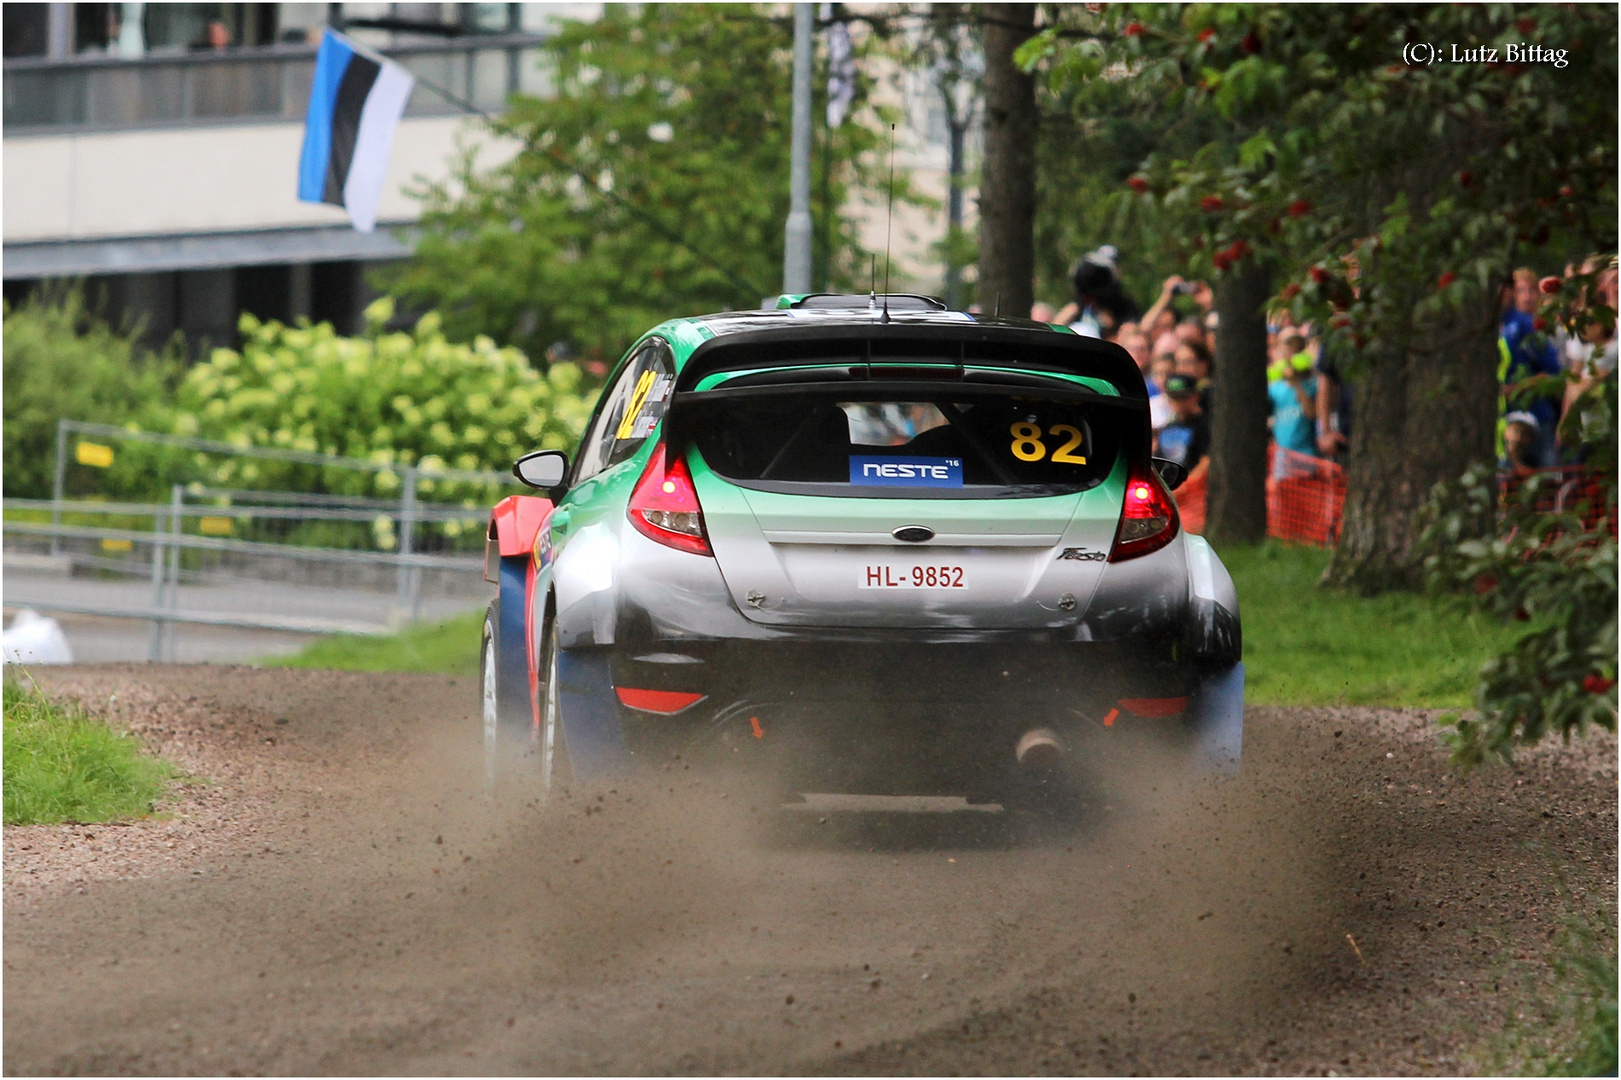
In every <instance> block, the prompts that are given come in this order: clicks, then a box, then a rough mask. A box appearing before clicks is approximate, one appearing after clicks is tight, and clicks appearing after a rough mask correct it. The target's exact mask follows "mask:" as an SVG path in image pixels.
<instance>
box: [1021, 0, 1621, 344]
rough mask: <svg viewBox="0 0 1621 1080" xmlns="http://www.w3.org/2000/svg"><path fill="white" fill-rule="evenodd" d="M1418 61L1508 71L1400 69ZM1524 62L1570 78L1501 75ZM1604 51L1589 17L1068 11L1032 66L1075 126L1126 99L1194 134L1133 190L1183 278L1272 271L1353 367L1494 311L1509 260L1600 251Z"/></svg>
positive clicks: (1439, 9)
mask: <svg viewBox="0 0 1621 1080" xmlns="http://www.w3.org/2000/svg"><path fill="white" fill-rule="evenodd" d="M1422 42H1447V43H1453V42H1456V43H1457V47H1458V48H1460V49H1466V48H1476V47H1479V48H1491V49H1495V50H1497V55H1498V57H1499V58H1500V61H1499V62H1495V63H1492V62H1483V63H1450V62H1445V63H1435V64H1423V63H1409V62H1404V60H1403V57H1404V56H1410V55H1411V54H1410V53H1404V51H1403V50H1404V46H1407V45H1409V44H1411V43H1422ZM1528 42H1535V43H1537V44H1539V45H1541V46H1545V47H1547V48H1550V49H1559V50H1562V51H1563V52H1564V54H1565V61H1566V63H1567V64H1568V66H1565V67H1556V66H1554V64H1552V63H1510V62H1503V61H1502V58H1505V57H1507V55H1508V53H1507V48H1508V46H1509V45H1510V44H1514V45H1516V46H1523V45H1525V44H1527V43H1528ZM1615 44H1616V14H1615V12H1614V10H1612V9H1608V8H1597V7H1582V6H1572V7H1565V8H1557V9H1556V8H1551V7H1547V6H1542V5H1493V6H1474V7H1459V6H1455V5H1418V6H1408V7H1391V6H1386V5H1375V4H1367V5H1310V6H1276V5H1250V4H1232V5H1225V4H1223V5H1207V4H1194V5H1187V6H1169V5H1148V4H1141V5H1135V4H1134V5H1108V6H1107V7H1104V8H1102V9H1101V10H1100V11H1098V12H1097V13H1093V12H1092V11H1091V10H1090V9H1089V8H1087V9H1081V8H1075V9H1069V10H1067V11H1066V13H1065V19H1064V20H1062V21H1061V22H1060V24H1059V25H1058V26H1057V27H1054V28H1052V29H1050V30H1048V31H1047V32H1046V33H1045V34H1044V35H1043V36H1042V37H1040V38H1038V39H1036V40H1034V41H1032V42H1031V43H1030V45H1029V46H1027V48H1026V50H1025V51H1024V54H1023V55H1024V58H1025V60H1026V61H1027V62H1030V63H1044V64H1045V65H1046V66H1047V69H1048V77H1049V82H1050V84H1051V86H1052V87H1053V90H1054V92H1055V93H1061V94H1066V95H1069V97H1070V98H1071V100H1072V101H1073V103H1074V109H1075V111H1076V112H1077V113H1078V114H1091V115H1107V114H1108V111H1109V110H1108V108H1107V106H1108V105H1109V104H1110V103H1113V102H1118V101H1120V100H1121V99H1122V98H1124V99H1126V100H1128V101H1130V102H1133V103H1135V109H1134V116H1135V117H1141V118H1143V119H1146V120H1149V121H1150V122H1153V121H1157V122H1158V123H1160V124H1162V125H1174V126H1176V127H1178V128H1179V129H1181V130H1183V131H1185V132H1186V137H1184V138H1181V139H1179V140H1177V141H1176V142H1173V143H1170V144H1169V145H1166V146H1165V147H1164V149H1159V150H1155V151H1154V152H1151V153H1150V154H1148V155H1147V157H1146V158H1145V159H1144V160H1143V162H1142V165H1141V172H1140V174H1139V177H1140V182H1139V183H1138V184H1137V185H1134V186H1135V187H1140V188H1141V193H1140V194H1139V195H1138V196H1137V197H1138V198H1139V199H1141V200H1143V202H1144V203H1145V205H1147V206H1150V207H1153V208H1155V209H1157V210H1158V211H1159V212H1160V215H1161V216H1162V217H1163V218H1165V219H1166V220H1167V223H1169V222H1170V221H1175V222H1176V223H1177V224H1178V225H1179V226H1180V227H1181V230H1182V232H1183V234H1184V235H1185V236H1186V238H1187V241H1186V246H1185V248H1184V249H1183V252H1182V254H1183V256H1184V257H1185V258H1186V259H1187V260H1188V263H1189V265H1190V266H1191V267H1192V268H1193V269H1195V270H1197V271H1205V270H1209V271H1213V272H1216V273H1223V272H1226V271H1227V270H1230V269H1232V268H1233V267H1235V266H1237V265H1238V264H1239V263H1241V262H1242V261H1243V260H1245V259H1248V258H1263V259H1269V260H1273V261H1275V262H1276V263H1278V264H1279V265H1281V266H1283V267H1285V268H1287V269H1288V270H1289V271H1290V276H1288V277H1284V278H1283V279H1281V280H1282V286H1281V289H1280V296H1279V300H1280V301H1286V302H1292V303H1293V304H1294V305H1295V306H1296V308H1297V313H1298V314H1300V315H1303V316H1305V315H1309V316H1311V317H1315V318H1317V319H1319V320H1321V321H1325V322H1329V321H1331V322H1332V323H1333V324H1334V325H1336V326H1342V327H1344V328H1346V329H1347V330H1348V331H1349V332H1350V333H1352V334H1354V335H1355V340H1356V342H1357V343H1358V345H1359V347H1360V346H1361V345H1362V344H1363V343H1367V342H1372V341H1374V340H1381V341H1385V340H1388V339H1390V338H1398V339H1400V338H1404V337H1406V336H1409V335H1410V334H1411V333H1413V331H1414V327H1415V324H1416V323H1417V322H1422V321H1424V320H1425V319H1426V318H1428V317H1432V316H1434V315H1435V314H1437V313H1438V312H1440V311H1441V310H1443V309H1446V308H1455V307H1458V306H1460V305H1461V304H1462V303H1463V302H1464V301H1466V300H1468V299H1469V298H1470V297H1475V298H1479V297H1481V296H1486V297H1488V298H1490V299H1493V300H1494V299H1495V296H1496V290H1497V287H1498V285H1499V284H1500V283H1501V282H1502V281H1503V280H1504V279H1505V278H1506V276H1507V272H1508V270H1509V268H1510V267H1511V266H1512V265H1513V262H1514V261H1515V260H1523V259H1527V258H1537V257H1539V256H1540V259H1541V261H1544V262H1550V261H1551V259H1550V256H1551V257H1553V258H1557V257H1559V255H1561V254H1563V255H1565V256H1567V257H1571V256H1574V257H1577V258H1579V257H1580V256H1581V255H1585V254H1586V253H1587V252H1589V251H1593V250H1608V249H1612V248H1613V246H1614V240H1613V237H1614V207H1615V182H1614V177H1615V172H1616V148H1615V138H1614V131H1615V124H1616V110H1615V100H1614V95H1612V94H1607V93H1588V92H1586V90H1585V88H1588V87H1595V86H1614V85H1615V82H1616V48H1615ZM1136 122H1137V123H1139V124H1140V123H1141V122H1142V121H1141V120H1137V121H1136ZM1148 141H1149V142H1152V141H1153V140H1148ZM1189 150H1191V152H1188V151H1189ZM1353 253H1354V254H1356V255H1357V257H1358V261H1359V268H1358V269H1359V280H1360V286H1361V287H1360V289H1359V291H1357V292H1355V293H1353V291H1352V289H1351V283H1350V281H1349V280H1348V279H1347V273H1346V267H1345V266H1344V265H1343V264H1342V263H1341V261H1340V259H1341V257H1342V256H1346V255H1351V254H1353Z"/></svg>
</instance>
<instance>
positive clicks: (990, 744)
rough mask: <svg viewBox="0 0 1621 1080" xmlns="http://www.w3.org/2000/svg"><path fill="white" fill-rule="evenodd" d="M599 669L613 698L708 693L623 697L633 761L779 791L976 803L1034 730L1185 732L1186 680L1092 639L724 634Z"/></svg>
mask: <svg viewBox="0 0 1621 1080" xmlns="http://www.w3.org/2000/svg"><path fill="white" fill-rule="evenodd" d="M677 658H681V659H680V660H678V659H677ZM693 661H697V662H693ZM611 671H612V682H613V684H614V686H615V688H616V690H617V689H620V688H635V689H642V690H656V691H667V692H682V693H686V694H703V695H704V696H703V698H702V700H700V701H698V702H696V703H693V704H691V705H688V706H686V707H684V708H682V709H681V710H680V711H677V712H672V713H658V712H653V711H649V710H642V709H634V708H628V707H626V706H625V704H624V702H625V698H626V697H627V696H628V697H631V698H632V699H633V700H644V701H658V700H660V699H659V698H658V697H657V696H656V695H645V696H644V695H620V709H619V718H620V727H621V730H622V731H623V732H624V737H625V744H626V747H627V749H628V750H629V751H630V753H631V755H632V756H633V757H634V758H636V759H639V760H641V761H643V762H648V763H659V762H668V761H671V760H673V759H675V757H676V756H677V755H680V756H682V757H683V758H685V759H687V760H693V759H697V758H705V757H713V756H714V755H719V756H720V758H721V760H723V761H725V762H728V763H735V764H737V765H742V766H746V767H748V768H750V769H751V770H754V771H756V772H758V773H759V774H760V775H768V776H771V777H773V778H775V782H777V783H778V784H780V785H781V786H782V787H783V788H785V789H787V790H797V791H848V792H865V793H871V794H893V795H927V794H965V793H966V794H970V795H974V794H979V795H981V796H983V797H985V798H987V799H994V798H996V797H997V795H998V793H1000V792H1002V791H1005V790H1007V788H1008V786H1009V785H1010V784H1013V783H1015V782H1016V774H1017V767H1016V761H1015V756H1014V748H1015V746H1016V745H1017V743H1018V741H1019V738H1020V736H1022V735H1024V734H1025V733H1026V732H1028V731H1030V730H1032V729H1034V728H1047V729H1050V730H1052V731H1054V732H1056V733H1058V735H1059V736H1060V738H1061V739H1062V740H1063V741H1064V742H1065V743H1066V744H1067V745H1068V746H1070V747H1072V748H1073V749H1074V751H1075V752H1076V753H1077V754H1078V755H1081V756H1086V755H1087V754H1088V753H1089V751H1088V746H1089V745H1090V744H1092V743H1093V742H1094V740H1099V739H1103V740H1108V739H1118V738H1119V737H1121V736H1125V735H1127V733H1128V732H1130V731H1131V730H1133V729H1137V730H1153V731H1155V732H1166V731H1170V732H1173V733H1175V732H1181V731H1182V730H1184V729H1185V727H1186V721H1187V716H1188V715H1189V714H1188V712H1187V706H1188V703H1189V699H1190V696H1191V695H1192V693H1193V689H1194V688H1193V679H1194V674H1195V673H1194V671H1193V669H1192V668H1191V667H1189V666H1186V665H1183V664H1178V663H1175V662H1169V661H1164V660H1158V661H1156V660H1154V659H1152V658H1144V657H1141V656H1136V655H1132V654H1131V653H1130V652H1129V651H1128V650H1126V649H1123V648H1119V647H1115V646H1108V645H1096V644H1092V645H1077V644H1074V643H1065V644H1060V645H1047V646H1034V645H1031V644H995V645H990V644H872V643H845V642H821V643H805V642H801V643H795V644H780V643H756V642H735V641H719V642H684V643H682V644H681V645H679V646H671V645H669V644H665V645H662V646H657V647H655V648H654V649H652V650H649V651H645V652H644V651H637V650H627V649H615V650H613V653H612V661H611ZM667 700H669V701H671V702H674V701H676V700H679V699H676V698H674V697H670V698H668V699H667Z"/></svg>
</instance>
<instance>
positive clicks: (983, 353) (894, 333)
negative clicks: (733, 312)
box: [675, 320, 1148, 405]
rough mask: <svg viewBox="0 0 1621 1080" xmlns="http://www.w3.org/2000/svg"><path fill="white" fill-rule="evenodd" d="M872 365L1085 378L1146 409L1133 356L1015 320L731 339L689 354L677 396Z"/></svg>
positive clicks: (814, 329) (770, 331)
mask: <svg viewBox="0 0 1621 1080" xmlns="http://www.w3.org/2000/svg"><path fill="white" fill-rule="evenodd" d="M874 359H881V360H884V361H887V362H894V361H905V360H908V359H915V360H919V361H923V360H929V361H933V362H939V361H940V360H946V361H955V362H956V363H957V366H958V368H959V371H960V370H961V369H963V368H966V367H968V366H971V365H986V364H989V365H993V366H996V367H1005V368H1012V369H1014V370H1016V371H1017V370H1021V369H1024V370H1028V371H1030V372H1031V373H1033V374H1038V375H1039V374H1040V373H1041V372H1051V371H1058V372H1063V373H1065V374H1070V375H1086V376H1090V377H1092V378H1096V379H1102V380H1104V381H1106V382H1108V383H1109V384H1110V385H1112V386H1113V387H1115V389H1116V390H1118V391H1119V393H1120V396H1121V398H1122V399H1124V400H1126V401H1133V400H1135V401H1141V402H1143V403H1144V404H1145V405H1146V403H1147V401H1148V386H1147V384H1146V383H1145V382H1144V381H1143V376H1142V372H1141V371H1139V370H1138V368H1137V363H1136V361H1134V360H1132V358H1131V354H1130V353H1128V352H1126V350H1124V349H1122V348H1121V347H1120V346H1118V345H1116V344H1114V343H1113V342H1108V341H1102V340H1099V339H1098V338H1089V337H1082V336H1080V335H1079V334H1061V333H1058V332H1057V331H1055V330H1052V329H1051V328H1049V327H1047V326H1046V325H1044V324H1041V323H1025V322H1022V321H1015V320H1000V321H986V322H975V323H966V324H965V323H950V324H942V325H929V324H920V323H888V324H884V323H851V324H844V325H837V324H835V325H826V324H819V325H818V324H812V325H805V326H781V325H777V326H772V327H770V328H767V329H761V330H754V331H747V330H745V331H738V332H733V333H728V334H726V335H724V336H721V337H716V338H712V339H711V340H709V341H706V342H704V343H703V344H702V345H699V346H698V347H697V348H696V349H694V350H693V351H692V355H691V356H690V357H689V358H688V359H687V362H686V363H685V364H683V365H682V367H681V372H680V374H679V375H677V376H676V384H675V391H676V393H678V394H679V393H682V392H686V391H691V390H693V389H694V388H695V387H697V385H698V383H699V382H700V381H701V380H702V379H704V378H705V377H706V376H708V375H712V374H714V373H716V372H721V371H739V370H745V369H752V368H762V367H775V366H779V365H794V364H803V363H807V362H815V361H823V362H830V363H832V364H835V365H838V364H849V365H851V366H853V367H856V368H861V367H864V366H866V365H869V364H871V363H872V361H873V360H874ZM959 377H960V376H959ZM936 389H938V387H936Z"/></svg>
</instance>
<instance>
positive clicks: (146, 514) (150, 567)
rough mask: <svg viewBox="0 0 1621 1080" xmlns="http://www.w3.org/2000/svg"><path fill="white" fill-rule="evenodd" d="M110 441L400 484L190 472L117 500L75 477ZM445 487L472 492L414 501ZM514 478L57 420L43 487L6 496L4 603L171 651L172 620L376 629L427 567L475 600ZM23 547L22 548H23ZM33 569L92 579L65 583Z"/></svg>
mask: <svg viewBox="0 0 1621 1080" xmlns="http://www.w3.org/2000/svg"><path fill="white" fill-rule="evenodd" d="M76 437H77V438H76ZM92 439H93V440H95V441H91V440H92ZM120 443H145V444H155V445H159V446H165V447H170V448H174V449H179V450H184V451H189V452H190V453H191V455H192V464H194V465H195V464H196V459H197V458H202V459H205V460H207V461H209V462H210V463H212V462H215V461H217V460H218V459H220V458H236V459H246V460H253V459H257V460H262V461H264V460H268V461H279V462H284V463H295V464H303V465H313V466H318V467H319V468H320V469H322V470H338V471H340V472H343V473H353V472H361V473H372V474H376V473H379V472H384V471H388V472H393V473H395V474H397V475H398V476H399V477H400V486H399V494H398V496H397V497H396V498H388V499H383V498H376V497H370V496H361V495H346V494H333V493H329V492H309V491H273V490H260V489H253V488H240V487H221V486H217V485H209V484H206V483H202V482H198V481H197V480H195V479H194V480H192V481H191V482H190V483H179V482H174V483H170V485H169V499H168V501H167V502H155V501H149V500H139V499H119V498H116V497H109V496H108V495H107V494H106V493H104V492H99V491H96V490H94V486H95V485H94V484H93V483H91V482H88V481H86V480H85V479H84V477H85V476H89V477H92V478H93V477H94V475H95V474H96V472H97V470H105V469H107V468H108V467H109V466H110V465H111V463H112V461H113V459H114V456H115V451H114V450H113V445H116V444H120ZM109 444H113V445H109ZM70 461H71V462H74V463H76V464H77V465H78V466H80V468H79V469H78V473H79V474H80V482H79V483H78V484H77V486H78V487H80V488H85V487H89V488H91V490H89V491H84V490H81V491H78V492H76V493H74V494H72V495H70V494H69V493H68V491H67V488H68V486H69V483H68V482H69V476H70V472H69V464H70ZM445 482H453V483H457V484H461V485H463V486H464V487H465V486H466V485H476V488H475V490H478V491H481V492H484V493H485V495H484V497H481V498H464V499H462V500H461V501H460V502H458V503H445V502H433V501H427V500H424V499H422V498H421V497H420V495H421V489H422V488H424V487H426V486H429V485H434V484H443V483H445ZM514 483H515V481H514V480H513V479H512V478H511V477H510V476H509V475H507V474H504V473H499V472H493V471H487V470H466V469H422V468H420V467H417V466H404V465H397V464H388V463H380V462H372V461H365V460H361V459H357V458H346V457H342V456H338V455H331V454H321V453H314V452H308V451H299V450H291V449H285V448H277V447H238V446H233V445H230V444H227V443H220V442H215V441H212V440H206V439H192V438H185V437H182V436H173V435H161V434H156V433H151V432H130V431H125V430H123V429H120V428H115V427H110V426H108V425H104V424H90V423H83V422H79V421H73V420H63V421H61V422H60V424H59V425H58V429H57V444H56V462H55V470H54V483H53V492H52V497H51V498H50V499H20V498H8V499H5V500H4V502H3V508H4V512H5V513H4V522H3V531H4V534H5V537H6V550H7V560H8V562H10V563H13V565H14V566H15V567H16V568H20V569H23V570H24V571H25V572H24V573H21V574H17V573H13V574H11V575H10V580H9V581H8V587H7V594H6V604H7V606H9V607H31V608H35V609H38V610H41V611H48V612H56V613H63V614H79V615H99V616H110V617H123V618H135V619H145V620H149V621H150V622H151V636H150V648H149V656H150V658H151V659H153V660H159V659H172V658H173V657H174V654H175V631H174V628H175V626H176V625H177V624H183V623H193V624H199V625H205V626H227V627H241V628H251V629H260V630H279V631H291V632H297V633H354V634H377V633H385V632H389V631H391V630H395V629H398V628H399V627H400V626H401V625H404V624H406V623H409V622H412V621H415V620H416V619H418V618H419V617H420V616H421V615H422V614H423V608H424V575H436V576H437V578H438V579H440V581H441V584H442V585H443V586H444V587H443V588H442V589H441V590H440V592H441V593H443V594H444V595H445V596H446V597H451V598H459V599H460V600H461V601H466V602H471V601H474V600H475V599H476V598H478V597H480V596H481V595H482V592H483V589H484V586H483V581H482V574H481V568H482V566H483V556H482V551H483V536H484V533H483V527H484V525H485V523H486V521H487V515H488V507H489V503H490V501H491V498H490V496H491V495H494V494H496V493H498V492H499V490H500V489H501V488H503V487H506V486H507V485H512V484H514ZM30 546H32V547H33V548H34V549H35V550H34V552H33V553H32V555H30V553H29V552H28V551H26V550H21V551H20V549H26V548H28V547H30ZM19 552H20V556H21V557H20V558H19V557H18V555H19ZM30 560H32V561H30ZM41 572H46V573H54V574H56V575H62V574H66V575H68V576H69V577H71V576H73V575H75V574H78V575H86V574H88V575H91V577H92V580H91V581H89V582H88V583H80V585H79V587H72V588H70V587H66V586H64V585H62V584H60V583H54V584H53V583H52V582H51V581H50V580H49V579H48V578H45V577H41V576H40V573H41ZM31 574H32V576H30V575H31ZM120 578H121V579H123V581H122V583H119V584H112V582H115V581H117V579H120ZM137 578H138V579H140V580H141V581H145V582H147V584H148V585H149V590H150V591H148V592H144V593H143V594H142V595H139V596H137V595H136V594H135V593H134V592H133V591H132V588H131V585H130V582H131V580H132V579H137ZM183 584H184V585H186V586H187V587H188V590H187V591H189V592H190V593H191V596H190V597H188V596H187V595H185V594H184V593H183V590H182V585H183ZM447 602H451V601H447ZM439 606H440V607H441V608H443V607H444V605H443V604H441V605H439ZM312 609H315V610H312Z"/></svg>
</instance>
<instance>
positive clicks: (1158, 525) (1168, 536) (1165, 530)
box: [1109, 465, 1179, 562]
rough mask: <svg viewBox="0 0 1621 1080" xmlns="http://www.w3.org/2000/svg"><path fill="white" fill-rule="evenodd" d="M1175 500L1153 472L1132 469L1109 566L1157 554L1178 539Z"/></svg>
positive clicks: (1143, 469)
mask: <svg viewBox="0 0 1621 1080" xmlns="http://www.w3.org/2000/svg"><path fill="white" fill-rule="evenodd" d="M1178 527H1179V521H1178V519H1177V516H1176V500H1175V499H1173V498H1171V493H1170V491H1169V490H1167V488H1166V487H1165V482H1164V481H1163V480H1161V479H1160V478H1159V474H1158V473H1156V472H1155V471H1154V470H1153V469H1151V468H1144V467H1141V466H1135V465H1134V466H1132V469H1131V476H1130V479H1128V480H1127V481H1126V507H1125V509H1124V510H1123V511H1121V514H1120V528H1119V529H1118V530H1117V531H1116V532H1115V535H1114V547H1113V549H1111V550H1110V552H1109V561H1110V562H1125V561H1126V560H1127V559H1135V558H1137V557H1138V556H1139V555H1147V554H1148V553H1149V552H1151V551H1158V550H1159V549H1160V548H1162V547H1164V546H1165V545H1166V544H1169V543H1170V542H1171V541H1172V540H1173V539H1175V537H1176V530H1177V528H1178Z"/></svg>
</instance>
